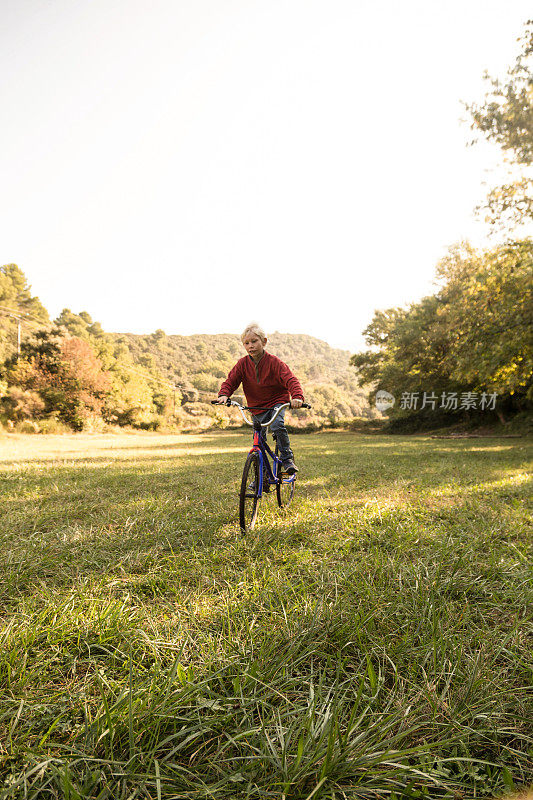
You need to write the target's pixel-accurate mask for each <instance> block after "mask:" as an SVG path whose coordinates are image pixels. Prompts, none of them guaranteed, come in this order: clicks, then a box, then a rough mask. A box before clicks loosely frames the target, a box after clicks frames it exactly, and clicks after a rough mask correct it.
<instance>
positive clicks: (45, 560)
mask: <svg viewBox="0 0 533 800" xmlns="http://www.w3.org/2000/svg"><path fill="white" fill-rule="evenodd" d="M293 445H294V449H295V451H296V454H297V458H298V464H299V466H300V474H299V477H298V483H297V496H296V497H295V500H294V503H293V506H292V507H291V508H290V510H289V512H288V513H286V514H283V513H281V512H279V511H278V509H277V507H276V503H275V497H273V496H271V497H269V496H267V497H266V498H264V499H263V501H262V507H261V509H260V513H259V519H258V523H257V526H256V528H255V529H254V530H253V532H251V533H250V534H248V535H246V536H243V535H242V534H241V533H240V531H239V528H238V524H237V514H238V498H237V493H238V487H239V483H240V473H241V470H242V464H243V461H244V457H245V453H246V452H247V450H248V449H249V446H250V444H249V433H248V432H247V431H246V432H244V431H239V430H237V431H231V432H227V431H217V432H212V433H205V434H202V435H180V436H177V435H174V436H163V435H158V434H133V433H131V434H121V435H106V436H103V435H102V436H89V435H72V436H34V437H31V436H22V435H21V436H17V435H5V436H3V437H2V438H1V439H0V486H1V491H2V505H1V508H0V515H1V519H2V523H1V538H0V553H1V559H2V571H1V575H2V578H1V580H0V603H1V605H0V609H1V622H2V630H1V633H0V636H1V644H0V686H1V699H0V774H1V776H2V777H1V780H0V797H5V798H37V797H38V798H45V797H46V798H72V800H74V799H76V800H77V799H78V798H100V799H101V800H103V799H104V798H113V799H114V798H123V799H124V800H126V798H128V800H129V798H168V799H170V798H216V800H219V799H220V800H228V799H229V800H231V799H232V798H285V800H323V799H324V798H356V797H359V798H390V799H391V800H394V798H437V797H439V798H440V797H447V798H473V797H483V796H490V797H493V796H494V795H497V794H501V793H505V792H507V793H509V792H512V791H513V790H514V789H518V788H520V787H523V786H526V785H528V784H530V783H531V782H533V759H532V756H533V724H532V720H533V703H532V699H533V671H532V668H533V655H532V648H531V644H532V634H533V623H532V619H531V608H532V604H531V600H532V572H531V554H532V550H531V514H530V511H531V507H530V506H528V501H530V498H531V484H530V482H529V478H528V473H527V467H528V463H530V457H531V440H530V439H529V440H528V439H524V438H503V437H502V438H496V437H494V438H472V439H463V440H455V439H436V438H431V437H422V436H416V437H393V436H388V437H386V436H378V435H374V436H372V435H360V434H354V433H347V432H328V433H316V434H302V435H298V436H296V435H295V436H294V437H293Z"/></svg>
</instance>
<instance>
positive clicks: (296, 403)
mask: <svg viewBox="0 0 533 800" xmlns="http://www.w3.org/2000/svg"><path fill="white" fill-rule="evenodd" d="M303 402H304V401H303V400H300V398H299V397H294V398H293V399H292V400H291V408H301V407H302V406H303Z"/></svg>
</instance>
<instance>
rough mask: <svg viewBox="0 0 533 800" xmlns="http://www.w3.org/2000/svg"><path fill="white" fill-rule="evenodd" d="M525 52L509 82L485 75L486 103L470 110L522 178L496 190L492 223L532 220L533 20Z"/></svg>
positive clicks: (523, 41)
mask: <svg viewBox="0 0 533 800" xmlns="http://www.w3.org/2000/svg"><path fill="white" fill-rule="evenodd" d="M520 41H521V45H522V49H521V52H520V53H519V55H518V57H517V59H516V61H515V64H514V65H513V66H512V67H511V69H509V71H508V73H507V79H506V80H505V81H503V82H502V81H500V80H498V79H495V78H491V77H490V76H488V75H486V76H485V78H486V80H487V82H488V84H489V88H488V91H487V94H486V96H485V99H484V101H483V103H481V104H480V105H476V104H472V105H469V106H467V108H468V110H469V112H470V114H471V116H472V127H473V129H474V130H477V131H479V132H481V133H482V134H483V136H485V137H486V139H487V140H489V141H492V142H495V143H496V144H498V145H499V147H501V149H502V151H503V153H504V155H505V156H506V158H507V160H508V161H509V162H510V163H512V164H514V165H516V166H518V167H519V168H520V171H521V172H523V174H522V175H521V176H520V177H519V178H517V179H515V180H513V181H512V182H511V183H508V184H506V185H504V186H499V187H496V188H494V189H493V190H492V191H491V192H490V194H489V196H488V201H487V211H488V220H489V221H490V222H491V223H493V224H494V223H502V222H505V221H510V222H512V223H518V224H519V223H523V222H525V221H527V220H531V219H532V218H533V176H532V174H531V165H532V162H533V20H530V21H529V22H527V23H526V26H525V30H524V34H523V36H522V38H521V40H520Z"/></svg>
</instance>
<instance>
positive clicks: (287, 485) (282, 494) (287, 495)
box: [276, 445, 296, 508]
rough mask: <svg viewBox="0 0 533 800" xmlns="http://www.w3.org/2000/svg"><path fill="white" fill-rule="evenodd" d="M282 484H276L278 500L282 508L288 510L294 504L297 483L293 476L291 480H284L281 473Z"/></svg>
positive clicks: (279, 474) (279, 475)
mask: <svg viewBox="0 0 533 800" xmlns="http://www.w3.org/2000/svg"><path fill="white" fill-rule="evenodd" d="M276 455H278V446H277V445H276ZM278 477H279V479H280V483H276V498H277V501H278V506H279V507H280V508H288V507H289V506H290V504H291V503H292V498H293V497H294V485H295V483H296V481H295V480H294V478H292V476H291V480H284V479H283V475H282V474H281V471H280V472H279V473H278Z"/></svg>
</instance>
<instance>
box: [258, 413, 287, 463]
mask: <svg viewBox="0 0 533 800" xmlns="http://www.w3.org/2000/svg"><path fill="white" fill-rule="evenodd" d="M281 405H283V403H278V404H277V405H276V406H274V410H275V409H276V408H279V407H280V406H281ZM274 410H272V411H263V412H262V413H261V414H254V415H253V416H252V419H253V421H254V422H267V420H269V419H271V418H272V415H273V414H274ZM285 411H286V409H285V408H284V409H283V411H280V412H279V414H278V416H277V417H276V419H275V420H274V422H273V423H272V425H271V426H270V428H269V430H270V431H271V432H272V436H273V437H274V439H275V440H276V442H277V445H278V450H279V457H280V458H281V460H282V461H288V460H289V458H294V453H293V452H292V450H291V443H290V441H289V434H288V433H287V429H286V428H285ZM266 430H267V429H266V428H262V431H263V433H264V434H265V438H266Z"/></svg>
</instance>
